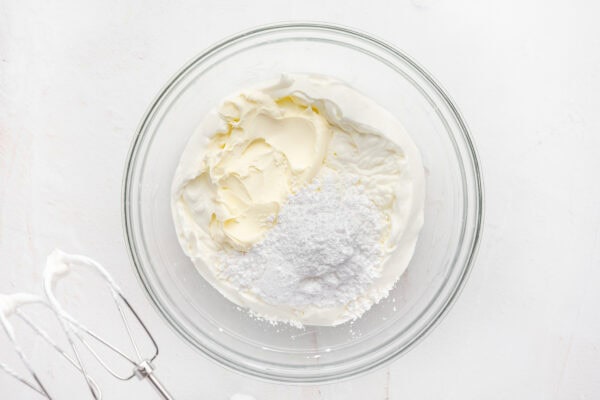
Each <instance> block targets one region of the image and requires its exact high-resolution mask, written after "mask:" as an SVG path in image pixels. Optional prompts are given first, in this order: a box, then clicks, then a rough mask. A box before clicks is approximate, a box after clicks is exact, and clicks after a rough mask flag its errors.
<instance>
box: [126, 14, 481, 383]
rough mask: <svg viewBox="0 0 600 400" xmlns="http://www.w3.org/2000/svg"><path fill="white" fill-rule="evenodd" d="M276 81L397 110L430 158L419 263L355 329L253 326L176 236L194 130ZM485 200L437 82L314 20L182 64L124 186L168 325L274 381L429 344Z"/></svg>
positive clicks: (387, 52)
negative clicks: (236, 97)
mask: <svg viewBox="0 0 600 400" xmlns="http://www.w3.org/2000/svg"><path fill="white" fill-rule="evenodd" d="M282 72H299V73H315V74H324V75H330V76H332V77H335V78H338V79H340V80H343V81H345V82H347V83H349V84H350V85H352V86H353V87H355V88H356V89H358V90H359V91H361V92H363V93H364V94H366V95H367V96H369V97H371V98H372V99H373V100H375V101H376V102H377V103H379V104H380V105H381V106H383V107H385V108H386V109H387V110H389V111H390V112H392V113H393V114H395V115H396V116H397V117H398V119H399V120H400V121H401V122H402V123H403V124H404V126H405V127H406V129H407V130H408V132H409V133H410V134H411V136H412V138H413V139H414V141H415V142H416V144H417V145H418V147H419V149H420V150H421V153H422V156H423V161H424V165H425V168H426V180H427V182H426V196H427V198H426V204H425V225H424V227H423V230H422V232H421V235H420V238H419V241H418V244H417V248H416V251H415V254H414V257H413V259H412V261H411V262H410V265H409V267H408V269H407V271H406V272H405V273H404V275H402V277H401V278H400V280H399V281H398V282H397V284H396V286H395V288H394V289H393V290H392V292H391V293H390V295H389V296H388V297H387V298H386V299H384V300H383V301H381V302H380V303H379V304H377V305H375V306H374V307H373V308H372V309H371V310H370V311H368V312H367V313H366V314H365V315H363V317H362V318H360V319H358V320H356V321H355V322H353V323H346V324H343V325H340V326H336V327H312V326H309V327H306V328H305V329H303V330H301V329H297V328H293V327H290V326H287V325H281V324H280V325H277V326H273V325H271V324H270V323H268V322H265V321H258V320H256V319H254V318H252V317H250V316H249V315H248V314H247V312H246V311H245V310H242V309H240V308H239V307H237V306H236V305H234V304H233V303H231V302H229V301H228V300H226V299H225V298H224V297H223V296H221V295H220V294H219V293H218V292H217V291H216V290H215V289H213V288H212V287H211V286H210V285H209V284H208V283H207V282H206V281H205V280H204V279H203V278H202V277H201V276H200V274H198V273H197V272H196V270H195V269H194V266H193V265H192V263H191V261H190V260H189V259H188V258H187V257H186V256H185V255H184V253H183V251H182V250H181V248H180V246H179V243H178V241H177V236H176V234H175V230H174V227H173V222H172V219H171V211H170V187H171V180H172V178H173V174H174V171H175V168H176V166H177V163H178V161H179V157H180V155H181V152H182V150H183V148H184V147H185V145H186V142H187V140H188V139H189V137H190V135H191V134H192V132H193V131H194V129H195V128H196V126H197V125H198V124H199V122H200V120H201V119H202V118H203V117H204V116H205V115H206V113H207V112H208V111H209V110H210V109H211V108H213V107H215V106H216V105H217V104H218V103H219V102H220V100H221V99H223V98H224V97H225V96H227V95H229V94H231V93H234V92H236V91H238V90H239V89H241V88H244V87H247V86H249V85H252V84H255V83H257V82H261V81H265V80H268V79H271V78H274V77H277V76H278V75H279V74H281V73H282ZM482 201H483V198H482V183H481V175H480V170H479V164H478V160H477V156H476V154H475V149H474V147H473V143H472V141H471V138H470V137H469V133H468V131H467V127H466V125H465V122H464V121H463V118H462V117H461V116H460V114H459V112H458V110H457V108H456V106H455V105H454V103H453V102H452V101H451V100H450V98H449V97H448V95H447V94H446V92H445V91H444V90H443V89H442V88H441V87H440V86H439V84H437V83H436V82H435V80H434V79H433V78H432V77H431V76H430V75H429V74H428V73H427V72H425V70H424V69H423V68H422V67H420V66H419V65H418V64H416V63H415V62H414V61H413V60H412V59H411V58H409V57H408V56H407V55H405V54H404V53H402V52H400V51H398V50H397V49H395V48H393V47H392V46H390V45H388V44H387V43H385V42H382V41H380V40H378V39H375V38H373V37H370V36H368V35H365V34H363V33H359V32H356V31H354V30H351V29H347V28H343V27H339V26H332V25H324V24H315V23H289V24H277V25H270V26H265V27H260V28H257V29H253V30H250V31H247V32H244V33H241V34H238V35H236V36H234V37H231V38H229V39H227V40H224V41H222V42H220V43H218V44H217V45H215V46H213V47H211V48H210V49H208V50H206V51H205V52H203V53H202V54H200V55H199V56H197V57H196V58H194V59H193V60H192V61H191V62H190V63H188V64H187V65H186V66H185V67H184V68H182V69H181V70H180V71H179V72H178V73H177V74H176V75H175V76H174V77H173V78H172V79H171V80H170V81H169V83H168V84H167V85H166V86H165V87H164V89H163V90H162V91H161V93H160V94H159V95H158V97H157V98H156V99H155V100H154V102H153V103H152V105H151V106H150V108H149V109H148V111H147V112H146V114H145V116H144V118H143V120H142V122H141V124H140V127H139V129H138V132H137V134H136V135H135V138H134V141H133V144H132V147H131V151H130V153H129V158H128V161H127V165H126V171H125V178H124V188H123V209H124V229H125V236H126V240H127V244H128V247H129V253H130V256H131V260H132V262H133V265H134V266H135V270H136V272H137V274H138V275H139V277H140V280H141V283H142V284H143V286H144V288H145V290H146V291H147V292H148V294H149V296H150V299H151V300H152V302H153V303H154V305H155V306H156V308H157V309H158V311H159V312H160V314H161V315H162V316H163V317H164V319H165V320H166V321H167V323H168V324H169V325H170V326H172V327H173V328H174V329H175V331H176V332H177V333H178V334H180V335H181V337H183V338H184V339H185V340H186V341H187V342H189V343H190V344H191V345H192V346H193V347H194V348H196V349H198V350H200V351H201V352H202V353H204V354H206V355H207V356H209V357H210V358H212V359H214V360H216V361H218V362H219V363H221V364H223V365H225V366H228V367H230V368H232V369H234V370H237V371H241V372H244V373H248V374H250V375H253V376H256V377H262V378H266V379H271V380H275V381H279V382H282V381H284V382H324V381H332V380H338V379H342V378H347V377H350V376H354V375H356V374H359V373H362V372H365V371H369V370H371V369H373V368H376V367H378V366H381V365H383V364H384V363H386V362H389V361H391V360H393V359H395V358H396V357H398V356H399V355H401V354H403V353H405V352H406V351H407V350H408V349H409V348H411V347H412V346H413V345H414V344H415V343H416V342H417V341H419V340H420V339H421V338H423V336H424V335H425V334H426V333H427V332H428V331H430V330H431V328H432V327H433V326H434V325H435V324H436V323H437V322H438V321H439V320H440V318H441V317H442V316H443V315H444V314H445V312H446V311H447V310H448V308H449V307H450V305H451V304H452V303H453V302H454V301H455V299H456V297H457V295H458V293H459V292H460V289H461V287H462V286H463V284H464V282H465V279H466V277H467V275H468V273H469V270H470V268H471V265H472V264H473V259H474V256H475V252H476V249H477V244H478V242H479V238H480V233H481V226H482ZM390 262H394V259H393V258H392V259H391V260H390Z"/></svg>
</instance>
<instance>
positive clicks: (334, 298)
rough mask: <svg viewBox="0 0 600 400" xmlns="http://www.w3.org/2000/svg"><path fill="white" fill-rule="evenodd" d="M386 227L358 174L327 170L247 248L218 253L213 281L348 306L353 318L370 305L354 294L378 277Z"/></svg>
mask: <svg viewBox="0 0 600 400" xmlns="http://www.w3.org/2000/svg"><path fill="white" fill-rule="evenodd" d="M385 228H386V223H385V216H384V214H383V213H382V212H381V211H380V210H379V209H378V208H377V207H376V206H375V205H374V204H373V203H372V201H371V200H370V199H369V198H368V197H367V196H366V194H365V193H364V189H363V187H362V185H361V184H360V180H359V178H358V177H356V176H353V175H343V176H342V175H338V174H337V173H335V172H330V173H327V174H324V175H322V176H321V177H319V178H316V179H315V180H314V181H313V182H312V183H311V184H309V185H308V186H306V187H305V188H303V189H302V190H300V191H299V192H298V193H296V194H294V195H292V196H290V197H289V199H288V201H287V203H286V204H285V205H284V207H283V208H282V209H281V211H280V213H279V217H278V221H277V223H276V225H275V226H274V227H273V228H272V229H271V230H270V231H269V232H268V233H267V234H266V236H265V237H264V238H263V240H262V241H261V242H260V243H258V244H256V245H255V246H253V247H252V249H251V250H250V251H248V252H247V253H242V252H238V251H227V252H226V251H222V252H220V253H219V256H218V265H219V270H220V276H219V279H225V280H227V281H229V282H230V283H232V284H233V285H235V286H236V287H238V288H239V289H241V290H247V291H250V292H251V293H253V294H255V295H256V296H258V297H259V298H260V299H261V300H262V301H264V302H267V303H269V304H272V305H276V306H286V307H292V308H304V307H306V306H314V307H319V308H329V307H339V306H343V305H346V306H347V307H348V308H352V307H354V308H356V310H349V313H351V314H355V315H356V317H358V316H360V314H362V312H364V309H366V308H368V307H362V306H361V305H360V303H361V302H360V296H361V295H363V294H364V293H365V292H366V291H367V289H368V288H369V286H370V285H371V284H372V283H373V281H374V279H376V278H377V277H378V276H379V275H380V266H381V262H382V257H383V254H384V250H383V247H382V235H383V232H384V229H385ZM353 304H354V306H353ZM292 322H293V321H292Z"/></svg>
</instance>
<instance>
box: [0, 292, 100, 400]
mask: <svg viewBox="0 0 600 400" xmlns="http://www.w3.org/2000/svg"><path fill="white" fill-rule="evenodd" d="M33 304H38V305H42V306H44V307H46V308H47V309H48V310H49V312H51V313H52V314H54V311H53V310H52V308H51V307H50V305H49V304H48V302H46V301H45V300H44V299H42V298H41V297H39V296H36V295H33V294H29V293H15V294H10V295H9V294H0V325H2V327H3V329H4V332H5V333H6V335H7V337H8V339H9V341H10V343H11V344H12V345H13V347H14V349H15V352H16V353H17V355H18V357H19V359H20V360H21V362H22V364H23V366H24V367H25V368H26V369H27V372H28V373H29V375H30V377H31V379H33V381H31V380H30V379H27V378H25V377H24V376H22V375H20V374H19V373H17V372H16V371H15V370H14V369H12V368H10V367H9V366H8V365H6V364H4V363H2V362H0V370H3V371H4V372H6V373H7V374H8V375H10V376H12V377H13V378H15V379H17V380H18V381H20V382H21V383H23V384H24V385H26V386H27V387H29V388H30V389H32V390H33V391H35V392H37V393H38V394H40V395H41V396H44V397H46V398H48V399H52V397H51V396H50V394H49V392H48V390H47V389H46V387H45V386H44V384H43V383H42V381H41V379H40V378H39V376H38V374H37V373H36V372H35V370H34V369H33V368H32V366H31V363H30V362H29V360H28V358H27V356H26V355H25V353H24V351H23V349H22V347H21V345H20V342H19V340H18V339H17V335H16V333H15V330H14V327H13V325H12V323H11V322H10V321H9V318H10V317H14V318H19V319H21V321H23V322H24V323H25V325H26V326H27V327H29V328H30V329H31V330H32V331H33V333H35V334H36V335H37V336H39V337H40V338H42V339H43V340H44V342H46V343H47V344H48V345H49V346H50V347H51V348H52V349H54V350H55V351H57V352H58V353H59V354H60V355H61V356H62V357H63V358H64V359H65V360H67V361H68V362H69V364H70V365H72V366H73V367H74V368H75V369H77V370H78V371H79V372H81V373H82V374H83V376H84V377H85V380H86V382H87V384H88V387H89V388H90V391H91V392H92V396H93V397H94V398H95V399H101V398H102V392H101V391H100V388H99V387H98V385H97V384H96V382H95V381H94V380H93V379H92V378H91V377H90V376H89V375H88V374H87V372H86V371H85V369H84V368H83V366H82V364H81V360H80V359H79V356H78V355H76V357H75V358H73V357H71V356H70V355H69V354H67V353H66V352H65V351H64V350H63V349H62V348H61V347H60V346H59V345H58V344H57V343H56V342H55V341H54V340H52V339H51V338H50V336H49V335H48V333H46V332H45V331H44V330H43V329H42V328H40V327H39V326H38V325H37V324H35V323H34V322H33V320H32V318H31V317H30V316H29V315H28V313H26V312H25V311H23V308H24V307H26V306H29V305H33ZM65 333H66V332H65ZM67 339H69V337H68V336H67ZM69 340H70V339H69Z"/></svg>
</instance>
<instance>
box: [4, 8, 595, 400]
mask: <svg viewBox="0 0 600 400" xmlns="http://www.w3.org/2000/svg"><path fill="white" fill-rule="evenodd" d="M126 3H127V5H125V4H126ZM198 3H199V2H192V1H187V2H164V3H153V2H143V3H142V2H121V1H96V2H95V3H94V4H91V3H90V2H79V1H64V2H60V3H58V2H57V3H56V4H53V5H50V4H48V2H42V1H39V2H29V1H18V2H17V1H8V0H4V1H2V2H1V4H0V9H1V10H2V12H1V13H0V272H1V274H2V279H0V292H14V291H21V290H29V291H33V292H36V293H40V292H41V272H42V267H43V263H44V260H45V257H46V255H47V254H48V253H49V252H50V251H51V250H52V249H53V248H54V247H57V246H60V247H62V248H64V249H65V250H66V251H70V252H77V253H83V254H86V255H89V256H91V257H93V258H96V259H98V260H99V261H101V262H102V263H103V264H104V265H106V266H107V267H108V268H109V269H110V270H111V272H112V273H113V274H114V275H115V277H116V278H117V280H118V281H119V282H120V284H121V286H122V287H123V290H124V291H125V292H126V293H128V294H129V297H130V298H131V301H132V302H133V304H134V306H135V307H136V308H137V309H138V310H139V311H140V313H141V314H142V316H143V318H144V319H145V320H146V321H147V322H148V324H149V325H150V326H151V327H152V330H153V332H154V333H155V335H156V337H157V340H158V341H159V343H160V345H161V348H162V349H163V353H162V354H161V356H160V358H159V361H158V368H159V370H158V371H159V374H160V376H161V377H162V378H163V380H164V383H165V384H166V385H167V386H168V387H170V388H172V391H173V392H174V393H175V394H176V395H177V398H178V399H198V398H206V399H227V398H228V396H230V395H231V394H233V393H236V392H242V393H247V394H252V395H254V396H255V397H256V398H257V400H263V399H277V398H286V399H320V398H322V399H332V398H343V399H363V398H369V399H387V398H389V399H401V398H409V399H461V400H462V399H481V398H485V399H515V398H518V399H596V398H599V397H600V313H599V312H598V306H599V305H600V290H599V289H600V287H599V286H600V268H599V266H600V185H599V184H598V175H599V172H600V157H598V154H599V153H600V114H599V113H598V109H599V108H600V100H599V97H598V93H600V25H598V24H597V21H596V17H597V15H599V13H600V5H599V3H597V2H591V1H587V2H586V1H560V2H558V1H536V2H535V1H528V2H524V1H503V2H501V1H497V2H473V1H466V0H459V1H448V0H437V1H435V0H419V1H417V0H414V1H412V2H408V1H389V2H375V1H369V2H358V3H357V4H356V5H350V4H348V3H347V2H335V3H337V4H335V3H334V2H323V1H314V0H303V1H297V2H290V1H282V0H278V1H275V0H271V1H268V2H263V4H262V5H258V4H257V2H241V1H239V2H227V1H211V2H204V3H205V5H204V6H200V5H198ZM484 3H485V4H484ZM367 5H368V7H367ZM288 19H321V20H328V21H332V22H337V23H342V24H348V25H353V26H355V27H357V28H359V29H362V30H365V31H368V32H371V33H372V34H375V35H377V36H379V37H381V38H384V39H385V40H387V41H389V42H391V43H393V44H395V45H396V46H398V47H399V48H401V49H404V50H406V51H407V52H408V53H409V54H411V55H412V56H413V57H414V58H415V59H417V60H418V61H419V62H421V63H422V64H423V65H425V66H426V67H427V68H428V69H429V70H430V72H432V73H433V75H434V76H436V77H437V78H438V79H439V80H440V81H441V82H442V84H443V85H444V86H445V87H446V88H447V89H448V91H449V92H450V93H451V95H452V96H453V98H454V99H455V101H456V102H457V104H458V105H459V107H460V108H461V110H462V111H463V113H464V116H465V117H466V119H467V121H468V122H469V125H470V127H471V129H472V132H473V136H474V138H475V140H476V144H477V147H478V149H479V153H480V156H481V159H482V161H483V167H484V178H485V186H486V194H487V204H486V213H487V216H486V224H485V235H484V240H483V243H482V246H481V250H480V253H479V257H478V261H477V265H476V267H475V269H474V270H473V273H472V275H471V278H470V280H469V282H468V284H467V286H466V288H465V290H464V292H463V293H462V296H461V297H460V299H459V301H458V302H457V304H456V305H455V307H454V308H453V309H452V311H451V312H450V313H449V315H448V316H447V318H446V319H445V320H444V321H443V322H442V323H441V324H440V325H439V326H438V327H437V328H436V329H435V330H434V332H433V333H432V334H431V335H430V336H429V337H428V338H427V339H426V340H425V341H423V342H422V343H421V344H420V345H419V346H417V347H416V348H415V349H414V350H413V351H411V352H410V353H409V354H408V355H406V356H405V357H403V358H401V359H400V360H398V361H396V362H394V363H393V364H392V365H391V366H390V367H388V368H384V369H381V370H379V371H376V372H375V373H372V374H370V375H367V376H364V377H361V378H359V379H356V380H353V381H349V382H344V383H339V384H334V385H327V386H307V387H290V386H282V385H274V384H268V383H264V382H258V381H255V380H253V379H250V378H247V377H243V376H239V375H237V374H235V373H232V372H230V371H227V370H225V369H223V368H222V367H220V366H218V365H216V364H214V363H213V362H211V361H209V360H207V359H205V358H203V357H202V356H200V355H199V354H197V353H195V352H194V351H192V350H191V349H190V348H189V347H188V346H187V345H185V344H184V343H182V342H181V340H180V339H179V338H178V337H177V336H175V334H174V333H172V332H171V330H170V329H169V328H167V327H166V326H164V325H163V323H162V320H160V319H159V317H158V315H157V314H156V313H155V312H154V310H153V308H152V307H151V306H150V304H149V303H148V301H147V299H146V297H145V295H144V294H143V293H142V291H141V288H140V286H139V285H138V283H137V281H136V279H135V278H134V275H133V271H132V269H131V267H130V266H129V262H128V258H127V254H126V250H125V245H124V241H123V235H122V230H121V215H120V195H121V177H122V171H123V165H124V161H125V157H126V153H127V150H128V147H129V143H130V140H131V138H132V135H133V133H134V131H135V128H136V126H137V124H138V122H139V120H140V118H141V116H142V114H143V112H144V110H145V109H146V107H147V106H148V105H149V103H150V101H151V100H152V98H153V97H154V95H155V94H156V93H157V91H158V90H159V88H160V87H161V85H163V84H164V83H165V81H166V80H167V79H168V78H169V77H170V76H171V74H172V73H173V72H174V71H176V70H177V69H178V68H179V67H180V66H181V65H182V64H183V63H184V62H186V61H187V60H188V59H189V58H191V57H192V56H193V55H195V54H196V53H198V52H199V51H201V50H202V49H204V48H205V47H207V46H208V45H210V44H212V43H213V42H215V41H216V40H218V39H220V38H222V37H223V36H226V35H229V34H231V33H233V32H235V31H238V30H240V29H243V28H248V27H251V26H253V25H257V24H262V23H266V22H272V21H277V20H288ZM2 344H3V342H1V341H0V357H3V355H5V354H6V350H5V348H4V347H1V346H2ZM61 378H64V377H63V376H61V374H58V373H54V374H52V375H51V376H50V378H49V379H50V381H49V383H48V386H49V387H52V386H53V385H69V384H68V383H65V382H64V379H62V380H61ZM102 382H109V380H108V379H104V380H102ZM73 390H75V389H73ZM104 391H105V395H106V397H105V398H107V399H121V398H123V399H124V398H129V397H130V396H131V397H133V396H135V398H142V397H143V396H146V394H150V389H148V388H147V387H146V386H144V385H142V384H141V383H139V382H137V381H134V382H132V383H131V384H111V385H104ZM73 393H74V392H73ZM69 397H70V398H83V397H82V396H75V395H74V394H73V396H69ZM0 398H10V399H17V398H32V399H35V398H36V397H35V395H33V394H31V393H30V392H28V391H27V390H26V389H21V388H20V387H19V386H17V385H14V384H13V383H12V381H10V380H9V379H8V378H7V377H5V376H2V375H0ZM144 398H145V397H144ZM148 398H152V397H150V396H148Z"/></svg>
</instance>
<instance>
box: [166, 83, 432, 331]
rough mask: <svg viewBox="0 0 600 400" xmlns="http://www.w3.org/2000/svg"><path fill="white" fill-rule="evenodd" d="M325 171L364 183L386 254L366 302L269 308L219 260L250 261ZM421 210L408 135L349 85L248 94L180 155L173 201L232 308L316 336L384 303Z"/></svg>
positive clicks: (192, 248) (192, 245) (182, 237)
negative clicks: (226, 256) (294, 198)
mask: <svg viewBox="0 0 600 400" xmlns="http://www.w3.org/2000/svg"><path fill="white" fill-rule="evenodd" d="M391 137H393V138H394V140H391V139H390V138H391ZM325 170H327V171H335V172H338V173H340V174H346V173H347V174H351V175H353V176H358V177H360V185H361V188H362V189H361V190H362V191H363V192H364V194H365V195H366V196H367V197H368V198H369V200H370V201H371V202H372V203H373V204H374V205H375V206H376V207H377V209H379V211H380V213H381V215H382V216H383V217H382V218H383V219H384V221H383V222H384V223H385V229H384V230H383V231H382V234H381V237H380V238H379V240H380V243H381V247H382V249H383V253H384V254H383V256H382V257H381V262H380V265H379V267H378V271H377V274H376V278H375V279H374V280H373V282H370V283H369V287H368V288H367V289H366V290H365V292H364V293H362V294H360V295H358V296H356V298H354V299H352V300H349V301H347V302H346V303H344V304H335V305H331V306H327V307H321V306H317V305H311V304H303V305H301V306H294V305H290V304H271V303H268V302H266V301H265V300H264V299H263V298H261V297H260V295H257V293H256V291H252V290H251V289H247V288H240V287H239V285H236V284H235V282H233V281H231V280H230V279H227V278H225V277H223V274H222V273H220V271H221V269H222V268H221V266H219V263H218V258H219V254H221V253H222V252H229V251H240V252H247V251H249V250H250V249H252V247H253V246H254V245H256V244H257V243H259V242H260V241H261V240H262V239H263V238H264V236H265V235H266V234H268V232H269V231H270V230H271V229H272V228H273V227H274V225H275V224H276V223H277V217H278V215H279V213H280V210H281V208H282V207H285V204H286V200H287V199H288V198H289V197H290V196H291V195H294V194H295V193H297V192H298V191H299V190H301V189H302V188H303V187H305V186H306V185H307V184H309V183H310V182H311V181H312V180H313V179H314V178H315V177H319V176H320V174H321V173H323V171H325ZM423 204H424V176H423V166H422V162H421V157H420V154H419V151H418V149H417V147H416V146H415V144H414V143H413V141H412V140H411V139H410V137H409V136H408V134H407V133H406V131H405V129H404V128H403V126H402V125H401V123H400V122H399V121H398V120H397V119H396V118H395V117H394V116H392V115H391V114H390V113H389V112H388V111H386V110H385V109H383V108H382V107H380V106H379V105H377V104H376V103H375V102H373V101H372V100H370V99H369V98H367V97H365V96H364V95H362V94H360V93H359V92H357V91H356V90H354V89H352V88H351V87H349V86H347V85H345V84H344V83H342V82H339V81H337V80H335V79H332V78H329V77H323V76H314V75H285V76H283V77H282V78H281V79H280V80H278V81H276V82H271V83H266V84H262V85H259V86H256V87H253V88H249V89H247V90H244V91H242V92H240V93H238V94H235V95H233V96H231V97H229V98H227V99H226V100H225V101H223V103H222V104H221V105H220V107H218V108H217V109H215V110H213V111H212V112H211V113H209V115H207V116H206V118H205V119H204V120H203V122H202V123H201V124H200V126H199V127H198V129H197V130H196V132H195V133H194V135H193V136H192V138H191V139H190V141H189V142H188V145H187V147H186V149H185V150H184V152H183V154H182V157H181V160H180V163H179V166H178V168H177V170H176V173H175V177H174V180H173V186H172V201H171V205H172V214H173V220H174V224H175V228H176V231H177V235H178V238H179V242H180V244H181V246H182V248H183V250H184V252H185V253H186V254H187V255H188V256H189V257H190V258H191V260H192V261H193V263H194V265H195V266H196V268H197V269H198V271H199V272H200V274H201V275H202V276H203V277H204V278H205V279H206V280H207V281H209V282H210V283H211V284H212V285H213V286H214V287H215V288H216V289H217V290H219V291H220V292H221V293H222V294H223V295H224V296H225V297H226V298H228V299H229V300H231V301H233V302H234V303H236V304H238V305H241V306H243V307H247V308H249V309H250V310H251V311H252V312H254V313H256V314H259V315H262V316H265V317H267V318H269V319H270V320H274V321H286V322H293V323H296V324H315V325H337V324H340V323H342V322H345V321H347V320H349V319H353V318H356V317H358V316H360V315H361V314H362V313H363V312H364V311H366V310H367V309H369V308H370V307H371V306H372V305H373V304H374V303H376V302H378V301H379V300H380V299H381V298H383V297H385V296H386V295H387V293H388V292H389V290H390V289H391V288H392V287H393V285H394V283H395V282H396V281H397V280H398V278H399V277H400V275H401V274H402V273H403V272H404V270H405V269H406V267H407V265H408V262H409V261H410V258H411V257H412V254H413V251H414V247H415V244H416V241H417V237H418V233H419V230H420V229H421V226H422V224H423ZM392 252H395V254H396V257H395V262H394V263H393V264H386V261H387V259H388V258H389V256H390V255H391V253H392Z"/></svg>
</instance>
